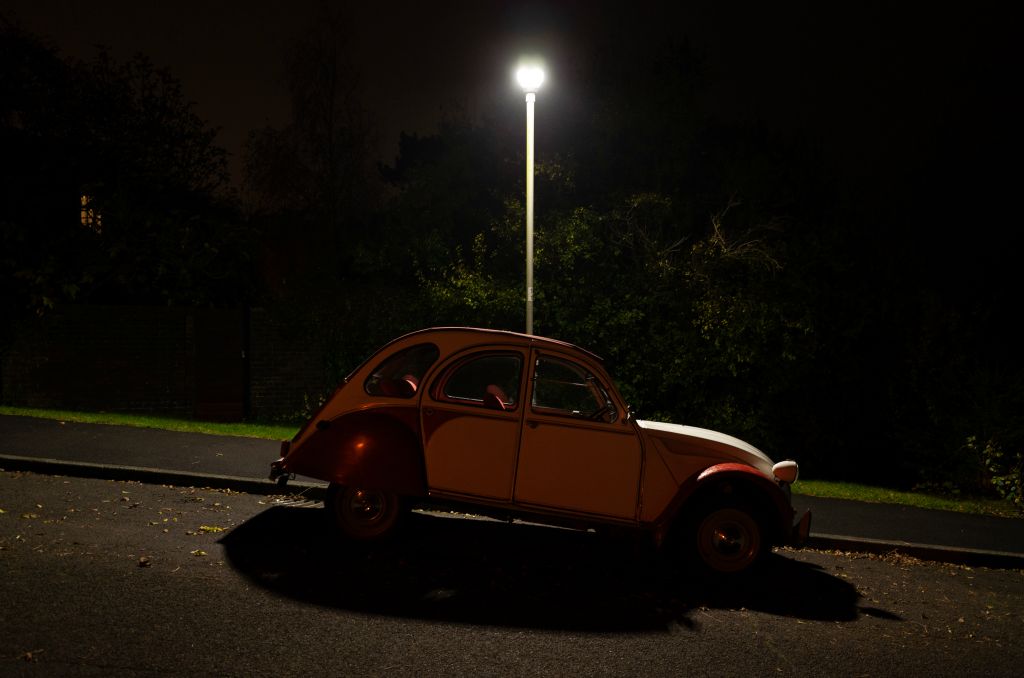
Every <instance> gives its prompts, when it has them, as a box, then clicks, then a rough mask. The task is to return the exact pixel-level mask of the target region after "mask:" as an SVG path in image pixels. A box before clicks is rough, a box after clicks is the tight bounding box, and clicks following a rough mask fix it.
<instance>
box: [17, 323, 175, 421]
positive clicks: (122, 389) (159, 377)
mask: <svg viewBox="0 0 1024 678" xmlns="http://www.w3.org/2000/svg"><path fill="white" fill-rule="evenodd" d="M193 333H194V323H193V320H192V317H191V316H190V315H189V313H188V311H187V310H186V309H180V308H160V307H155V308H150V307H117V306H68V307H64V308H61V309H59V310H58V311H55V312H53V313H50V314H48V315H46V316H45V317H43V318H40V319H36V320H32V321H29V322H26V323H22V324H21V325H19V326H18V327H17V328H16V330H15V336H14V341H13V344H12V346H11V347H10V349H9V350H8V351H7V353H6V355H4V360H3V374H2V377H3V380H2V383H3V391H2V394H3V401H4V403H6V404H9V405H22V406H26V407H53V408H66V409H84V410H92V411H100V410H108V411H115V410H116V411H125V412H164V413H173V414H179V415H190V414H191V413H192V406H193V395H194V378H195V374H194V371H193V369H192V367H193V364H194V361H193V359H192V358H193V347H194V337H193Z"/></svg>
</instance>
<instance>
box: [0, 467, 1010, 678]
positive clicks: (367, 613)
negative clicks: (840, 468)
mask: <svg viewBox="0 0 1024 678" xmlns="http://www.w3.org/2000/svg"><path fill="white" fill-rule="evenodd" d="M0 509H2V511H3V513H0V568H2V570H0V574H2V576H0V600H2V601H3V604H2V605H0V674H2V675H5V676H6V675H14V676H21V675H25V676H54V675H60V676H109V675H118V676H150V675H161V676H167V675H170V676H178V675H181V676H184V675H189V676H192V675H203V676H205V675H217V676H264V675H265V676H290V675H296V676H307V675H355V674H359V675H370V676H375V675H384V674H387V675H398V676H405V675H410V676H411V675H415V676H433V675H472V676H489V675H494V676H499V675H500V676H509V675H512V676H515V675H530V676H565V675H584V676H596V675H613V676H626V675H630V676H632V675H645V676H663V675H673V676H678V675H709V676H752V675H811V676H818V675H830V676H873V675H879V676H891V675H900V674H904V675H932V676H975V675H978V676H1016V675H1019V670H1020V669H1019V667H1020V666H1021V665H1022V663H1024V642H1022V641H1024V620H1022V616H1021V615H1022V610H1024V573H1022V572H1021V571H1019V570H996V569H993V570H989V569H985V568H975V569H970V568H966V567H961V566H954V565H943V564H938V563H930V562H922V561H915V560H912V559H908V558H905V557H901V556H888V557H877V556H871V557H868V556H852V555H848V554H842V553H830V552H820V551H809V550H807V551H787V550H783V551H780V552H778V553H777V554H776V555H775V556H773V558H772V559H771V560H770V561H769V563H767V567H766V568H764V570H763V571H762V572H760V573H758V574H757V575H756V576H754V577H752V578H750V579H748V580H745V581H743V582H740V583H738V584H732V585H723V584H721V583H716V582H709V581H701V580H695V579H694V578H693V577H692V576H691V575H687V574H686V573H685V572H679V571H676V570H673V569H670V568H667V567H665V566H664V565H663V564H659V563H658V562H656V561H652V560H651V559H650V558H649V554H647V553H646V552H644V551H642V550H637V549H634V548H632V547H631V546H630V544H629V543H623V542H616V541H610V540H607V539H604V538H601V537H599V536H598V535H596V534H592V533H578V532H569V531H564V530H555V529H549V528H538V527H532V526H528V525H508V524H504V523H497V522H493V521H478V520H469V519H466V518H456V517H443V516H438V515H430V514H417V515H413V516H412V520H413V522H414V525H412V527H413V528H414V529H411V530H409V531H408V532H407V534H406V535H405V536H404V537H402V538H400V539H398V540H396V541H395V542H393V543H391V544H389V545H387V546H383V547H379V548H376V549H366V548H355V547H353V546H351V545H346V544H344V543H341V542H338V541H335V540H332V539H329V538H326V537H325V536H324V532H323V528H324V521H323V516H322V515H321V513H322V512H321V511H319V510H316V509H313V508H309V507H307V506H306V505H303V504H302V503H297V504H296V503H293V502H289V501H287V500H286V501H279V499H278V498H274V497H268V496H263V495H249V494H240V493H229V492H223V491H214V490H203V489H193V488H176V487H168V486H159V485H144V484H139V483H132V482H119V481H109V480H94V479H85V478H70V477H61V476H45V475H34V474H28V473H10V472H7V473H2V474H0Z"/></svg>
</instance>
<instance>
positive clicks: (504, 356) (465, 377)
mask: <svg viewBox="0 0 1024 678" xmlns="http://www.w3.org/2000/svg"><path fill="white" fill-rule="evenodd" d="M522 371H523V358H522V356H521V355H519V354H518V353H501V354H496V353H487V354H482V355H478V356H473V357H471V358H469V359H468V360H466V361H464V362H461V363H459V364H458V365H456V366H455V368H454V369H453V370H452V371H451V373H450V374H449V375H448V376H447V377H446V378H445V379H444V386H443V388H442V391H441V394H442V395H443V396H444V397H445V398H448V399H450V400H457V401H460V402H463V403H467V404H479V405H481V406H484V407H490V408H492V409H496V410H514V409H515V408H516V400H517V399H518V398H519V380H520V376H521V374H522Z"/></svg>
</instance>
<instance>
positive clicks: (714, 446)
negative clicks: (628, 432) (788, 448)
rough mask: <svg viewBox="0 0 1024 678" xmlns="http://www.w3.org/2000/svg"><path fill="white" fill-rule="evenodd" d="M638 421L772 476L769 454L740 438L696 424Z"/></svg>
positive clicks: (657, 432) (655, 431)
mask: <svg viewBox="0 0 1024 678" xmlns="http://www.w3.org/2000/svg"><path fill="white" fill-rule="evenodd" d="M636 423H637V425H639V426H640V428H643V429H645V430H647V431H649V432H650V433H651V434H652V435H655V436H657V437H660V438H671V439H676V440H681V442H683V443H684V444H685V445H686V446H687V447H698V448H701V449H704V450H710V451H714V452H717V453H719V454H724V455H728V456H729V457H731V458H732V459H734V460H735V461H738V462H742V463H744V464H749V465H750V466H753V467H754V468H756V469H757V470H758V471H760V472H761V473H763V474H765V475H766V476H768V477H769V478H771V477H772V464H773V462H772V460H771V459H770V458H769V457H768V455H766V454H765V453H764V452H762V451H761V450H759V449H757V448H756V447H754V446H753V445H751V444H750V443H747V442H744V441H742V440H740V439H739V438H734V437H733V436H731V435H728V434H725V433H721V432H719V431H712V430H710V429H706V428H697V427H696V426H683V425H682V424H665V423H662V422H660V421H644V420H642V419H637V421H636Z"/></svg>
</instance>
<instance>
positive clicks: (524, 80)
mask: <svg viewBox="0 0 1024 678" xmlns="http://www.w3.org/2000/svg"><path fill="white" fill-rule="evenodd" d="M516 80H518V81H519V86H520V87H522V88H523V91H524V92H525V93H526V333H527V334H533V104H534V102H535V101H537V89H538V88H540V86H541V83H543V82H544V70H543V69H542V68H540V67H539V66H521V67H520V68H519V70H517V71H516Z"/></svg>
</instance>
